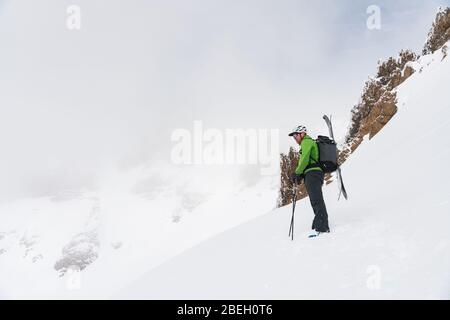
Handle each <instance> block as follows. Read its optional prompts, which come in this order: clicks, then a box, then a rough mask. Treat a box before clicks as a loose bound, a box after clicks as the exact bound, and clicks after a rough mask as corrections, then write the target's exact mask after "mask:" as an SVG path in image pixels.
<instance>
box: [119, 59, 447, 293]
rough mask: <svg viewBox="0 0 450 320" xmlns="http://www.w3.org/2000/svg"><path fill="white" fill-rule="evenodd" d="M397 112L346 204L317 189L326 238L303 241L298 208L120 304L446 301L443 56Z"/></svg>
mask: <svg viewBox="0 0 450 320" xmlns="http://www.w3.org/2000/svg"><path fill="white" fill-rule="evenodd" d="M414 68H415V69H416V71H417V72H416V73H415V74H414V75H412V76H411V77H410V78H409V79H408V80H407V81H406V82H404V83H403V84H402V85H401V86H400V88H399V90H398V107H399V111H398V113H397V115H396V116H395V117H394V118H393V119H392V120H391V121H390V122H389V123H388V124H387V125H386V126H385V127H384V128H383V130H382V131H381V133H379V134H378V135H377V136H375V137H374V138H373V139H372V140H371V141H370V143H363V145H362V146H361V147H360V148H359V149H358V150H357V151H356V152H355V153H354V154H352V156H351V157H350V158H349V160H348V161H347V162H346V163H345V165H344V166H343V174H344V178H345V182H346V185H347V190H348V193H349V200H348V201H347V202H346V201H342V200H341V201H339V202H337V188H336V184H331V185H329V186H327V187H326V188H325V190H324V195H325V200H326V203H327V207H328V211H329V216H330V227H331V229H332V233H330V234H327V235H321V236H320V237H318V238H315V239H308V238H307V237H306V235H307V233H308V230H309V228H310V225H311V221H312V216H313V214H312V209H311V208H310V205H309V203H308V202H307V201H300V202H299V203H298V204H297V209H296V220H295V222H296V226H295V231H296V237H295V239H294V241H293V242H291V241H290V239H289V238H288V228H289V222H290V213H291V208H290V206H287V207H284V208H281V209H278V210H274V211H272V212H270V213H268V214H266V215H264V216H261V217H259V218H256V219H254V220H253V221H250V222H247V223H245V224H243V225H241V226H239V227H236V228H234V229H232V230H230V231H227V232H224V233H222V234H220V235H218V236H216V237H214V238H213V239H210V240H208V241H206V242H203V243H202V244H200V245H198V246H196V247H195V248H193V249H191V250H188V251H186V252H184V253H183V254H181V255H179V256H177V257H176V258H174V259H172V260H171V261H169V262H167V263H165V264H163V265H161V266H159V267H158V268H156V269H153V270H151V271H149V272H148V273H147V274H146V275H145V276H144V277H142V278H140V279H139V280H138V281H136V282H135V283H134V284H131V285H130V286H129V287H127V288H126V289H124V290H123V291H121V292H120V293H118V294H117V295H116V296H114V297H115V298H117V297H120V298H158V299H161V298H181V299H197V298H200V299H215V298H225V299H227V298H233V299H241V298H243V299H245V298H248V299H278V298H286V299H291V298H292V299H294V298H335V299H345V298H369V299H378V298H447V299H448V298H450V232H449V228H450V202H449V200H450V197H449V196H450V194H449V188H448V183H449V181H450V174H449V171H448V168H447V164H448V163H450V148H449V146H450V135H449V132H450V97H449V84H450V58H449V57H446V58H445V59H443V53H442V52H441V50H439V51H437V52H435V53H434V54H432V55H427V56H423V57H421V58H420V60H419V61H418V62H416V63H415V64H414Z"/></svg>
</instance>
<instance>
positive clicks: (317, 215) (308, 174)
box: [289, 126, 330, 237]
mask: <svg viewBox="0 0 450 320" xmlns="http://www.w3.org/2000/svg"><path fill="white" fill-rule="evenodd" d="M289 136H290V137H294V139H295V141H296V142H297V143H298V144H299V145H300V159H299V161H298V165H297V168H296V169H295V173H294V175H293V177H292V179H293V182H294V183H297V184H299V183H300V182H301V181H302V179H304V180H305V186H306V190H307V191H308V195H309V200H310V202H311V206H312V208H313V210H314V221H313V224H312V229H313V230H315V233H314V234H312V235H311V236H310V237H314V236H317V235H319V234H320V233H323V232H330V228H329V227H328V213H327V208H326V207H325V202H324V200H323V194H322V185H323V182H324V179H323V178H324V175H323V170H322V168H321V166H320V164H319V147H318V146H317V142H316V141H315V140H314V139H312V138H311V137H310V136H308V135H307V130H306V128H305V127H304V126H298V127H296V128H295V129H294V130H293V131H292V132H291V133H289Z"/></svg>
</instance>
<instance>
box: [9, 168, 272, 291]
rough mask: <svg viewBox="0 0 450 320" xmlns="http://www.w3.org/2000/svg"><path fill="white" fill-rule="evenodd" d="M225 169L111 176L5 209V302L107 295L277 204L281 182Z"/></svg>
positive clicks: (158, 170)
mask: <svg viewBox="0 0 450 320" xmlns="http://www.w3.org/2000/svg"><path fill="white" fill-rule="evenodd" d="M219 169H220V170H218V168H216V167H213V166H211V167H207V168H205V167H201V168H200V167H198V168H197V167H188V166H182V167H177V166H166V165H159V166H155V167H151V168H138V169H133V170H128V171H125V172H115V173H114V174H112V173H111V171H108V172H107V173H108V174H105V175H104V178H102V179H100V180H101V181H100V183H99V187H98V188H97V190H95V191H92V190H90V191H88V190H87V191H86V192H64V193H62V194H60V195H57V196H53V197H44V198H31V199H26V200H23V199H22V200H19V201H17V202H15V203H7V204H2V205H0V216H1V224H0V266H1V270H2V272H0V298H105V297H108V296H109V295H110V294H111V292H114V291H116V290H118V289H119V288H121V287H123V286H125V285H127V284H128V283H130V282H131V281H133V280H134V279H135V278H137V277H139V276H140V275H142V274H144V273H145V272H146V271H147V270H149V269H151V268H154V267H156V266H157V265H159V264H161V263H163V262H164V261H166V260H167V259H169V258H171V257H173V256H175V255H177V254H179V253H181V252H183V251H185V250H186V249H188V248H190V247H192V246H194V245H195V244H198V243H199V242H201V241H203V240H205V239H207V238H208V237H211V236H213V235H215V234H217V233H219V232H222V231H224V230H226V229H229V228H231V227H234V226H236V225H239V224H241V223H243V222H245V221H247V220H249V219H252V218H254V217H256V216H259V215H261V214H263V213H265V212H267V211H268V210H270V209H272V208H274V207H275V204H276V195H277V189H278V186H277V178H276V176H270V177H269V176H268V177H263V178H260V176H259V168H256V167H255V168H247V170H246V171H245V172H242V168H238V167H221V168H219ZM253 171H254V172H253ZM242 174H245V175H246V176H249V175H250V176H252V175H254V176H255V177H259V178H257V179H256V178H255V179H254V180H253V181H254V183H248V181H252V179H242ZM243 181H247V183H244V182H243ZM78 268H83V270H82V272H81V273H80V272H78Z"/></svg>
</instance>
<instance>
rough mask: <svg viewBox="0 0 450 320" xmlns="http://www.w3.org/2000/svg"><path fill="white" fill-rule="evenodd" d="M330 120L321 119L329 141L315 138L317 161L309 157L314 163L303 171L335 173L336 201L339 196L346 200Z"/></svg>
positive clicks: (324, 137) (326, 138) (323, 138)
mask: <svg viewBox="0 0 450 320" xmlns="http://www.w3.org/2000/svg"><path fill="white" fill-rule="evenodd" d="M330 118H331V116H330ZM330 118H329V117H328V116H326V115H324V116H323V119H324V120H325V122H326V124H327V126H328V130H329V132H330V136H331V139H330V138H329V137H326V136H318V137H317V139H316V140H315V141H316V143H317V146H318V150H319V159H317V160H316V159H314V158H312V157H311V160H312V161H313V162H314V163H310V164H308V165H307V166H306V168H305V170H307V169H310V168H321V169H322V171H323V172H324V173H331V172H335V171H336V175H337V178H338V181H339V188H340V191H339V197H338V200H339V198H340V196H341V194H342V195H343V196H344V198H345V199H347V191H346V190H345V187H344V182H343V181H342V173H341V168H340V167H339V163H338V149H337V144H336V141H335V140H334V135H333V126H332V124H331V120H330Z"/></svg>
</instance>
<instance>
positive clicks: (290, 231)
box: [289, 182, 297, 241]
mask: <svg viewBox="0 0 450 320" xmlns="http://www.w3.org/2000/svg"><path fill="white" fill-rule="evenodd" d="M293 193H294V194H293V195H292V216H291V226H290V227H289V236H290V237H291V240H292V241H293V240H294V212H295V203H296V202H297V183H295V182H294V188H293Z"/></svg>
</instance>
